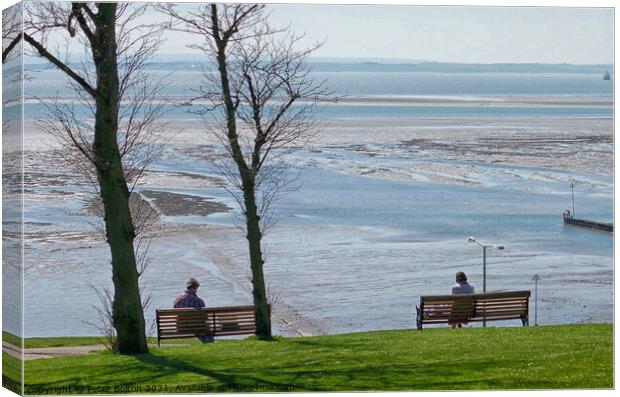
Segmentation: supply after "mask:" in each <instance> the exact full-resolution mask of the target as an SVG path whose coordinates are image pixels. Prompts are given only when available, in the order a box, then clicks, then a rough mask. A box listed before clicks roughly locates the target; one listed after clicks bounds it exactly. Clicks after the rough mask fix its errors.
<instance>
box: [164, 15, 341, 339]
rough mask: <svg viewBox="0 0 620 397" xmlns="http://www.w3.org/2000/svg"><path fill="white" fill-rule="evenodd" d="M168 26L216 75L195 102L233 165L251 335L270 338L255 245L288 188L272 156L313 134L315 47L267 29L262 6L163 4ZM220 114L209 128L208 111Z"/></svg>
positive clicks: (229, 172)
mask: <svg viewBox="0 0 620 397" xmlns="http://www.w3.org/2000/svg"><path fill="white" fill-rule="evenodd" d="M161 8H162V9H163V11H164V12H166V13H167V14H168V15H170V16H171V17H172V18H173V22H172V28H173V29H179V30H182V31H185V32H189V33H193V34H196V35H198V36H200V39H201V42H200V43H199V44H196V45H194V46H193V47H194V48H197V49H199V50H201V51H202V52H203V53H204V54H205V55H206V56H207V59H208V61H209V62H208V64H210V65H216V66H217V71H218V72H217V73H213V72H210V71H206V73H205V82H204V85H203V87H201V95H200V97H199V98H198V99H200V100H203V101H207V102H208V103H209V105H207V106H206V107H205V108H204V116H205V119H207V121H208V123H209V124H207V125H208V130H209V131H210V132H211V133H214V134H215V135H216V136H217V137H218V138H219V139H220V141H221V142H222V143H223V146H224V148H225V149H226V152H227V153H228V157H229V158H230V159H231V160H232V164H233V167H223V168H222V169H223V171H224V173H225V176H226V177H227V178H228V180H229V181H230V182H231V184H232V185H233V186H234V187H235V188H236V191H235V190H233V191H232V193H233V196H234V197H235V199H236V200H237V202H238V203H239V205H240V207H241V210H242V212H243V215H244V218H245V219H244V220H245V230H246V237H247V240H248V246H249V255H250V267H251V272H252V287H253V288H252V295H253V299H254V308H255V317H256V324H257V326H256V327H257V329H256V332H257V335H258V336H259V337H263V338H270V337H271V319H270V314H269V309H268V297H267V292H266V288H265V277H264V272H263V265H264V263H265V260H264V256H263V251H262V249H261V241H262V238H263V234H264V231H265V230H264V229H265V227H266V226H269V224H270V223H271V221H272V219H270V218H269V209H270V205H271V204H272V203H273V202H274V200H276V199H277V198H278V197H279V195H280V194H281V193H282V192H283V190H284V189H285V188H286V187H287V185H288V183H289V182H290V179H288V178H287V170H286V168H285V167H283V166H282V163H280V162H278V161H277V157H278V156H279V155H281V154H282V153H283V152H284V151H286V150H291V149H294V148H295V147H298V146H300V145H303V144H304V143H305V142H306V141H307V140H308V139H310V138H312V136H313V132H314V131H315V128H314V127H315V125H314V119H313V118H312V111H313V110H314V109H315V108H316V106H317V103H318V102H319V101H322V100H327V99H329V97H330V96H331V93H330V92H328V91H327V89H326V87H325V84H324V82H318V83H317V82H315V81H313V79H312V78H311V76H310V70H309V68H308V66H307V63H306V60H307V57H308V55H309V54H310V53H311V52H312V51H313V50H315V49H316V48H318V46H319V44H317V45H316V46H313V47H312V48H310V49H306V50H301V51H299V50H296V47H297V45H298V44H299V41H300V39H301V36H296V35H293V34H291V33H289V32H288V30H287V29H283V30H277V29H273V28H271V27H270V26H269V24H268V22H267V16H266V14H265V13H264V6H260V5H252V4H243V5H226V4H211V5H207V6H202V7H200V8H198V10H197V11H194V12H180V11H178V10H177V9H176V8H175V7H174V6H173V5H162V6H161ZM214 111H216V112H217V111H219V112H221V113H220V114H221V117H220V118H219V119H216V121H215V123H214V122H213V116H212V114H213V113H212V112H214Z"/></svg>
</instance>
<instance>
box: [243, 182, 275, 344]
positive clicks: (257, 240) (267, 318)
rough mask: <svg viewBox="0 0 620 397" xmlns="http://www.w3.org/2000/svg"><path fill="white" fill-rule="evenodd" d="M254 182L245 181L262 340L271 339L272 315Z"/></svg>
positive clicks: (246, 205) (254, 285) (255, 306)
mask: <svg viewBox="0 0 620 397" xmlns="http://www.w3.org/2000/svg"><path fill="white" fill-rule="evenodd" d="M252 184H253V182H251V181H246V180H244V181H243V187H244V199H245V211H246V214H245V215H246V227H247V235H246V237H247V239H248V244H249V248H250V269H251V270H252V297H253V298H254V317H255V319H256V335H258V336H259V337H260V338H271V314H270V313H269V306H268V303H267V291H266V289H265V277H264V275H263V265H264V263H265V261H264V260H263V252H262V250H261V240H262V238H263V236H262V233H261V229H260V224H259V222H260V218H259V216H258V209H257V207H256V197H255V194H254V188H253V186H252Z"/></svg>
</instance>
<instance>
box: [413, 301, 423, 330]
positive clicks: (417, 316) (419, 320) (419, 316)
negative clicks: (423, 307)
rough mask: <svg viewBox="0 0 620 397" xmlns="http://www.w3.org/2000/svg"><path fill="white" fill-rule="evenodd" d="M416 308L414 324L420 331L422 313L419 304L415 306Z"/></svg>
mask: <svg viewBox="0 0 620 397" xmlns="http://www.w3.org/2000/svg"><path fill="white" fill-rule="evenodd" d="M415 310H416V316H415V318H416V326H417V328H418V331H422V313H421V312H420V306H416V307H415Z"/></svg>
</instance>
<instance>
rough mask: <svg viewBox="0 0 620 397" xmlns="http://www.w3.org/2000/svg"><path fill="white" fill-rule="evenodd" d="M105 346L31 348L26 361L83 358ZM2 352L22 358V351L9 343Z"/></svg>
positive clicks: (26, 352)
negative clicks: (68, 357) (70, 357)
mask: <svg viewBox="0 0 620 397" xmlns="http://www.w3.org/2000/svg"><path fill="white" fill-rule="evenodd" d="M104 349H105V346H104V345H88V346H65V347H40V348H30V349H25V351H24V360H36V359H39V358H53V357H66V356H82V355H85V354H88V353H90V352H93V351H100V350H104ZM2 351H5V352H7V353H8V354H10V355H12V356H13V357H15V358H19V359H21V358H22V354H21V353H22V349H21V348H20V347H18V346H15V345H12V344H10V343H7V342H4V341H3V342H2Z"/></svg>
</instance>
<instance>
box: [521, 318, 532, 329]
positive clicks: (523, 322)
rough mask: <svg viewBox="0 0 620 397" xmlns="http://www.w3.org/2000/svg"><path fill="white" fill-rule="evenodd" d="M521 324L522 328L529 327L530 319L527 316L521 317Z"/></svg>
mask: <svg viewBox="0 0 620 397" xmlns="http://www.w3.org/2000/svg"><path fill="white" fill-rule="evenodd" d="M521 323H522V324H523V326H524V327H527V326H529V325H530V319H529V317H528V316H521Z"/></svg>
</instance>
